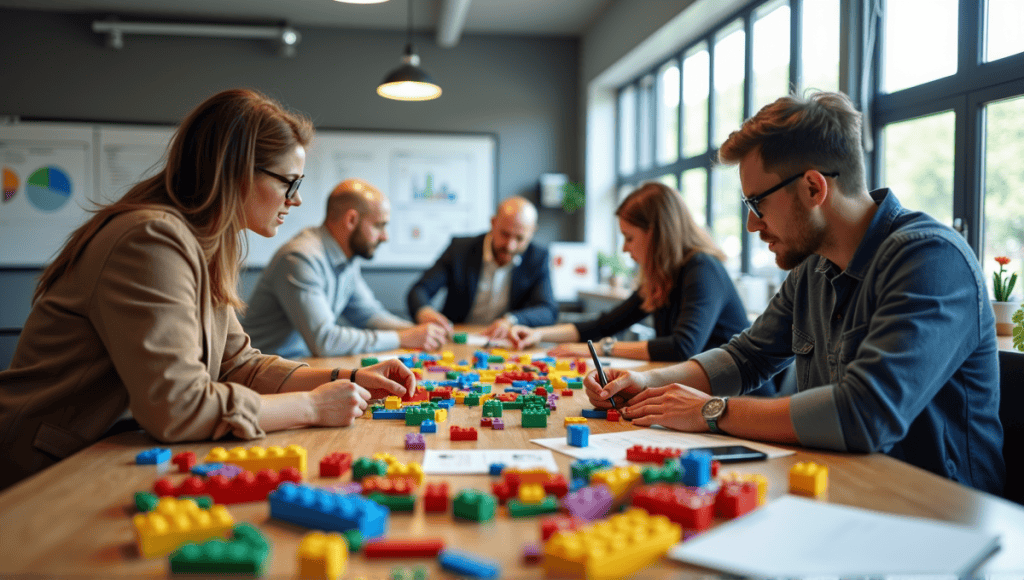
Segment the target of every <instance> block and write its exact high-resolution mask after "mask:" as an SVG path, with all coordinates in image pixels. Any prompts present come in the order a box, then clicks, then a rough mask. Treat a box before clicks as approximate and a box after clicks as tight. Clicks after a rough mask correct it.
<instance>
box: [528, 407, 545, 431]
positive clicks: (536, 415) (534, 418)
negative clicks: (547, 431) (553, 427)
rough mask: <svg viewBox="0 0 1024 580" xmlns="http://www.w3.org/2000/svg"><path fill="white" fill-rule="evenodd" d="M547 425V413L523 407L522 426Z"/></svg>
mask: <svg viewBox="0 0 1024 580" xmlns="http://www.w3.org/2000/svg"><path fill="white" fill-rule="evenodd" d="M547 426H548V415H547V413H544V412H542V411H539V410H536V409H523V427H544V428H546V427H547Z"/></svg>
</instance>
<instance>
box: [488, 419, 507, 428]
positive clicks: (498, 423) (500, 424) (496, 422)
mask: <svg viewBox="0 0 1024 580" xmlns="http://www.w3.org/2000/svg"><path fill="white" fill-rule="evenodd" d="M491 429H497V430H498V431H503V430H504V429H505V422H504V421H502V420H501V418H500V417H495V418H493V419H491Z"/></svg>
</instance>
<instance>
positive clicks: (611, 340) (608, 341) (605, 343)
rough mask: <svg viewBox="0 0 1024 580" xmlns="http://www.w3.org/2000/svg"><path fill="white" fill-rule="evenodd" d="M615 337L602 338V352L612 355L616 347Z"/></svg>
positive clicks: (604, 354)
mask: <svg viewBox="0 0 1024 580" xmlns="http://www.w3.org/2000/svg"><path fill="white" fill-rule="evenodd" d="M615 342H616V340H615V337H614V336H606V337H604V338H603V339H601V354H602V355H603V356H612V348H614V347H615Z"/></svg>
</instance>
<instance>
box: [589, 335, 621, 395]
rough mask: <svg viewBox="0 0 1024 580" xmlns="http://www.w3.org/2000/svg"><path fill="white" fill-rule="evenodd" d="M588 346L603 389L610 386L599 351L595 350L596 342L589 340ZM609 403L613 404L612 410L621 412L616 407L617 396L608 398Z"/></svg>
mask: <svg viewBox="0 0 1024 580" xmlns="http://www.w3.org/2000/svg"><path fill="white" fill-rule="evenodd" d="M587 346H588V347H590V356H592V357H594V368H596V369H597V380H599V381H601V388H604V387H605V386H607V385H608V377H606V376H604V369H603V368H601V361H600V360H599V359H598V358H597V351H596V350H595V349H594V341H592V340H588V341H587ZM608 402H610V403H611V404H612V409H615V410H616V411H618V410H619V408H618V407H617V406H615V395H612V396H611V397H608Z"/></svg>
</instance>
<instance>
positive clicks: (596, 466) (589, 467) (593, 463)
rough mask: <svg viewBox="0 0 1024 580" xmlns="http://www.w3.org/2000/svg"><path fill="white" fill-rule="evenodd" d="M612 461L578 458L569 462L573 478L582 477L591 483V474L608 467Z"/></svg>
mask: <svg viewBox="0 0 1024 580" xmlns="http://www.w3.org/2000/svg"><path fill="white" fill-rule="evenodd" d="M611 466H612V462H611V461H609V460H607V459H577V460H576V461H573V462H572V463H570V464H569V471H570V473H571V475H572V478H573V479H582V480H584V481H586V482H587V483H588V484H589V483H590V474H592V473H594V472H595V471H599V470H601V469H608V468H609V467H611Z"/></svg>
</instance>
